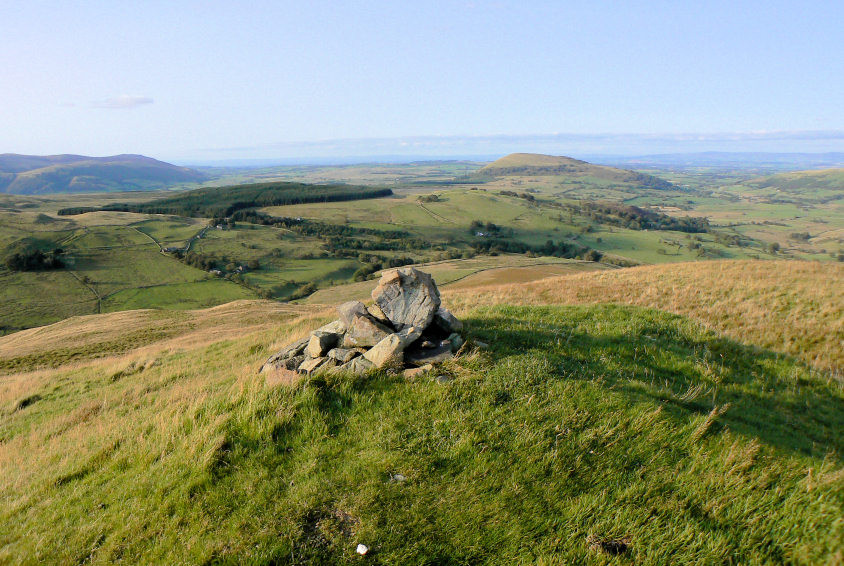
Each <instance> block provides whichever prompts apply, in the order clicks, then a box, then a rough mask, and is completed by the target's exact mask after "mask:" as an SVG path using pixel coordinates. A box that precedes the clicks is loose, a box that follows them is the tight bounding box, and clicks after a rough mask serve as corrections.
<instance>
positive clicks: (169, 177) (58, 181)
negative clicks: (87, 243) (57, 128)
mask: <svg viewBox="0 0 844 566" xmlns="http://www.w3.org/2000/svg"><path fill="white" fill-rule="evenodd" d="M205 179H207V176H206V175H205V174H204V173H200V172H199V171H195V170H193V169H188V168H187V167H178V166H176V165H171V164H170V163H165V162H163V161H158V160H156V159H152V158H150V157H144V156H143V155H113V156H110V157H87V156H82V155H48V156H36V155H17V154H3V155H0V192H5V193H11V194H21V195H38V194H49V193H85V192H110V191H131V190H151V189H161V188H166V187H169V186H172V185H175V184H179V183H194V182H201V181H203V180H205Z"/></svg>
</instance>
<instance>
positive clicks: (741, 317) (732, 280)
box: [443, 261, 844, 372]
mask: <svg viewBox="0 0 844 566" xmlns="http://www.w3.org/2000/svg"><path fill="white" fill-rule="evenodd" d="M443 297H444V300H445V302H447V303H450V304H452V305H453V306H455V307H456V308H458V309H459V310H460V311H462V312H465V311H467V310H469V309H472V308H474V307H475V306H478V305H492V304H500V303H504V304H518V305H544V304H593V303H622V304H630V305H639V306H647V307H652V308H656V309H661V310H666V311H670V312H674V313H677V314H681V315H685V316H688V317H690V318H692V319H694V320H697V321H699V322H701V323H703V324H705V325H706V326H708V327H710V328H713V329H715V330H718V331H720V332H723V333H725V334H726V335H728V336H730V337H732V338H734V339H736V340H739V341H741V342H744V343H750V344H755V345H758V346H763V347H766V348H770V349H772V350H775V351H778V352H783V353H788V354H791V355H794V356H797V357H799V358H801V359H803V360H804V361H806V362H808V363H810V364H813V365H814V366H815V367H818V368H821V369H830V370H833V371H835V372H841V371H842V370H843V369H844V265H841V264H834V263H820V262H798V261H711V262H694V263H682V264H664V265H655V266H645V267H636V268H630V269H622V270H615V271H600V272H591V273H581V274H575V275H568V276H564V277H554V278H550V279H544V280H541V281H536V282H532V283H525V284H521V285H498V286H489V287H484V288H475V289H472V290H471V291H461V290H444V292H443Z"/></svg>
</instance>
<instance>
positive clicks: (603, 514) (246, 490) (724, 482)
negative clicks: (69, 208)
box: [0, 306, 844, 564]
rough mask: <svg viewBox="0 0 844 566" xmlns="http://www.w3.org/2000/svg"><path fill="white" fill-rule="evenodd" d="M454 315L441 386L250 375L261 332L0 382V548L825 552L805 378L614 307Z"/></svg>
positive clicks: (271, 552)
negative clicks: (600, 546)
mask: <svg viewBox="0 0 844 566" xmlns="http://www.w3.org/2000/svg"><path fill="white" fill-rule="evenodd" d="M466 322H467V324H468V326H469V329H470V330H469V332H470V334H472V335H474V336H476V337H477V338H480V339H482V340H485V341H487V342H489V343H490V345H491V348H490V350H488V351H486V352H483V353H480V354H475V355H472V356H469V357H467V358H464V359H462V360H459V361H457V362H456V363H453V364H451V365H448V366H446V367H445V368H443V370H441V371H440V372H438V374H442V375H448V376H450V377H451V380H450V381H447V382H444V383H440V382H438V381H434V380H431V379H429V378H422V379H418V380H416V381H405V380H404V379H402V378H400V377H395V376H390V375H387V374H385V373H381V372H376V373H374V374H372V375H369V376H365V377H362V378H352V377H333V378H319V377H317V378H313V379H310V380H309V381H307V382H305V383H302V384H300V385H299V386H296V387H293V388H284V387H280V388H273V389H267V388H265V387H263V386H262V380H261V378H260V376H257V375H256V374H255V370H256V368H257V367H258V365H259V364H260V363H261V362H262V361H263V359H265V357H266V356H267V355H268V354H269V353H270V352H271V349H270V348H269V347H268V345H269V344H270V343H271V342H273V341H276V340H278V341H280V342H283V341H284V337H285V330H284V329H280V330H279V331H278V332H276V333H273V334H271V335H270V334H261V335H258V336H256V337H246V338H239V339H233V340H228V341H223V342H218V343H216V344H213V345H211V346H208V347H205V348H202V349H199V350H195V351H189V352H175V353H174V352H170V353H168V352H162V353H161V354H159V355H158V357H157V358H156V363H155V364H152V365H144V364H142V365H140V366H139V365H137V364H132V365H131V367H132V368H134V369H132V371H124V370H126V368H127V367H129V366H128V364H129V363H130V360H129V359H127V360H124V361H119V360H118V361H116V362H112V363H111V365H104V364H107V362H94V365H91V366H90V367H80V368H76V369H66V370H53V371H54V373H53V374H50V375H51V376H48V375H45V376H43V377H41V378H40V379H39V380H35V381H31V382H28V383H27V384H22V385H21V387H20V388H18V389H15V390H14V391H11V392H9V391H10V390H9V389H4V390H0V393H1V394H2V397H0V402H2V404H3V406H4V407H5V409H4V413H3V416H2V421H0V425H2V429H0V430H2V435H1V436H2V439H3V442H2V444H0V462H3V467H4V470H5V471H4V474H3V475H2V477H0V486H2V489H0V524H4V525H6V528H5V529H2V530H0V560H4V561H14V562H21V563H36V562H50V563H81V562H87V563H112V562H118V561H121V562H126V563H149V562H158V563H190V564H207V563H231V564H241V563H250V564H277V563H301V564H306V563H311V564H312V563H333V564H347V563H348V564H351V563H359V562H361V559H360V557H358V556H356V555H355V554H354V549H355V546H356V545H357V544H358V543H363V544H366V545H368V546H369V547H370V548H371V549H372V551H371V556H369V557H367V558H366V561H370V562H372V563H383V564H407V563H410V564H465V563H473V564H476V563H495V564H508V563H539V564H560V563H586V564H606V563H610V562H612V563H640V564H666V563H675V564H689V563H696V564H722V563H742V564H762V563H783V562H784V563H793V564H818V563H834V562H838V561H840V560H841V558H842V555H841V540H842V537H844V524H842V522H841V520H840V519H841V516H842V514H844V497H842V494H844V471H842V461H841V454H842V453H844V451H843V450H844V444H842V439H841V435H840V431H841V430H842V427H844V392H842V386H841V383H840V382H837V381H834V380H833V379H832V378H831V377H830V376H829V375H828V374H824V373H821V372H815V371H812V370H810V369H809V368H808V367H806V366H805V365H802V364H801V363H799V362H796V361H794V360H793V359H790V358H787V357H783V356H781V355H775V354H773V353H770V352H767V351H764V350H760V349H757V348H749V347H744V346H740V345H738V344H736V343H734V342H732V341H730V340H727V339H724V338H723V337H721V336H718V335H716V334H714V333H712V332H707V331H704V330H703V329H702V328H701V327H700V326H698V325H696V324H694V323H691V322H690V321H689V320H687V319H684V318H682V317H678V316H674V315H669V314H665V313H661V312H658V311H653V310H647V309H641V308H635V307H617V306H595V307H533V308H531V307H506V306H499V307H493V308H484V309H479V310H476V311H474V312H471V313H469V314H468V316H466ZM313 324H314V325H317V324H318V321H314V322H313ZM114 376H117V377H114ZM36 447H37V450H35V448H36ZM24 454H30V456H27V457H24V456H23V455H24ZM395 474H401V475H402V476H404V478H406V479H405V481H395V480H394V479H393V478H394V475H395ZM590 535H593V536H595V537H598V538H601V539H619V538H626V539H627V540H628V541H629V549H628V550H627V552H626V553H625V554H624V555H622V556H621V557H618V558H615V559H614V558H612V557H610V556H608V555H606V554H603V553H601V552H600V551H596V550H593V549H591V548H590V545H589V543H588V542H587V541H588V540H590V539H589V536H590Z"/></svg>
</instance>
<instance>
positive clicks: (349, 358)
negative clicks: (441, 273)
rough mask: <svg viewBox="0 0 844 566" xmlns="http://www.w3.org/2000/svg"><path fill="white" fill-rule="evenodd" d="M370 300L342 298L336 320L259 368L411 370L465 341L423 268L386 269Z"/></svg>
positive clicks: (442, 356) (455, 349) (459, 325)
mask: <svg viewBox="0 0 844 566" xmlns="http://www.w3.org/2000/svg"><path fill="white" fill-rule="evenodd" d="M372 299H373V301H374V303H373V304H372V305H370V306H369V307H366V306H365V305H364V304H363V303H361V302H360V301H349V302H347V303H343V304H342V305H340V306H339V307H337V312H338V314H339V316H340V318H339V319H338V320H336V321H334V322H332V323H330V324H326V325H325V326H322V327H320V328H318V329H317V330H314V331H313V332H311V334H310V335H309V336H307V337H306V338H303V339H301V340H298V341H296V342H294V343H293V344H290V345H288V346H287V347H285V348H284V349H282V350H281V351H280V352H278V353H277V354H275V355H273V356H271V357H270V358H269V359H268V360H267V361H266V363H265V364H264V365H263V366H261V372H262V373H271V372H280V371H292V370H295V371H298V372H299V373H300V374H309V373H315V372H350V373H365V372H366V371H369V370H370V369H372V368H383V367H396V368H406V373H407V374H408V375H410V374H416V373H419V372H420V371H426V370H427V369H429V368H431V367H432V364H436V363H440V362H443V361H445V360H448V359H451V358H453V357H454V355H455V354H456V353H457V352H458V351H459V350H460V348H461V346H462V345H463V343H464V339H463V336H462V335H461V331H462V329H463V323H462V322H460V321H459V320H458V319H457V317H455V316H454V315H453V314H452V313H450V312H449V311H448V310H446V309H444V308H442V307H441V306H440V293H439V291H438V290H437V286H436V284H435V283H434V280H433V278H432V277H431V276H430V275H429V274H427V273H424V272H422V271H419V270H417V269H415V268H413V267H404V268H401V269H396V270H392V271H388V272H386V273H384V275H383V276H382V277H381V280H380V281H379V282H378V287H376V288H375V290H374V291H372ZM420 368H425V369H424V370H423V369H420Z"/></svg>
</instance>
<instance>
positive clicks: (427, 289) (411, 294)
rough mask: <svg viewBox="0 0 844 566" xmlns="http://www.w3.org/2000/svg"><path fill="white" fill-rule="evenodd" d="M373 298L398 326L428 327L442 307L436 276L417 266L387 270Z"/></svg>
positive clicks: (401, 327) (385, 314) (402, 327)
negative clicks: (434, 277)
mask: <svg viewBox="0 0 844 566" xmlns="http://www.w3.org/2000/svg"><path fill="white" fill-rule="evenodd" d="M372 299H373V300H374V301H375V304H376V305H378V307H379V308H380V309H381V311H382V312H383V313H384V316H386V317H387V319H388V320H389V321H390V322H391V323H392V325H393V326H394V327H395V328H396V329H397V330H404V329H405V328H408V327H410V326H415V327H418V328H423V329H424V328H427V327H428V325H429V324H431V321H432V320H433V318H434V313H436V311H437V309H438V308H439V307H440V293H439V291H438V290H437V286H436V285H435V284H434V280H433V278H432V277H431V276H430V275H429V274H427V273H424V272H422V271H419V270H418V269H415V268H413V267H402V268H400V269H396V270H391V271H387V272H385V273H384V275H382V276H381V279H380V280H379V281H378V286H377V287H376V288H375V289H374V290H373V291H372Z"/></svg>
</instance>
